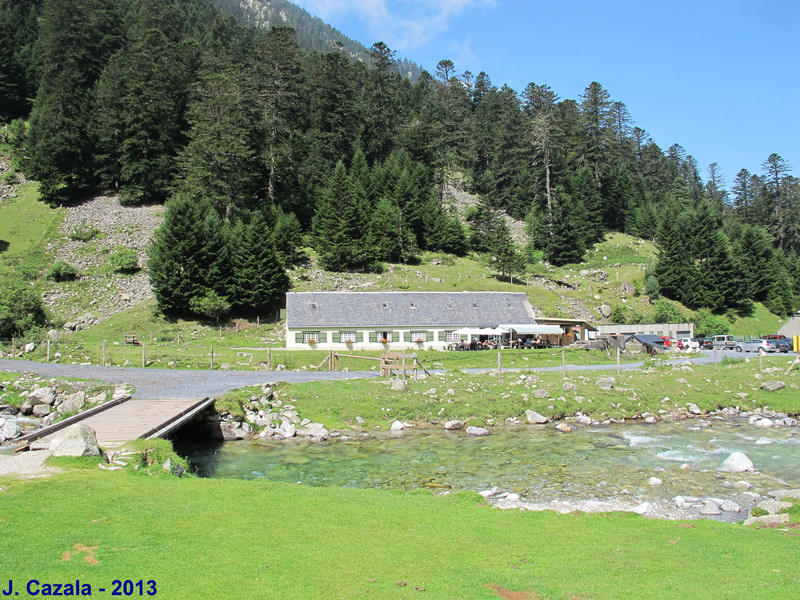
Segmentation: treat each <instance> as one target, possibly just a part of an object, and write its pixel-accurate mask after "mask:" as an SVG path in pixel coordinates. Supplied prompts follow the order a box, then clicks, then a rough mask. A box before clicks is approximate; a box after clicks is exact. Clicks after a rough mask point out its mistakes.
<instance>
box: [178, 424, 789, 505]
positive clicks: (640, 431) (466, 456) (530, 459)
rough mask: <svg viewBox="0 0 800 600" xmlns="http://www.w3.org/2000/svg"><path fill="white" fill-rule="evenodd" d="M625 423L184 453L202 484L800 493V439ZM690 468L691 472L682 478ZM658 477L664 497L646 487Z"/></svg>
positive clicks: (376, 436) (375, 435)
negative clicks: (733, 461)
mask: <svg viewBox="0 0 800 600" xmlns="http://www.w3.org/2000/svg"><path fill="white" fill-rule="evenodd" d="M712 423H713V425H712V426H711V427H701V426H697V423H696V422H693V421H681V422H661V423H658V424H655V425H646V424H640V423H629V424H621V425H611V426H600V427H578V428H576V429H575V431H573V432H572V433H569V434H563V433H560V432H558V431H556V430H554V429H553V428H552V427H537V426H510V427H500V428H495V429H494V431H493V435H491V436H488V437H482V438H471V437H468V436H466V435H465V434H464V432H463V431H459V432H446V431H443V430H441V429H423V430H413V429H412V430H405V431H403V432H402V433H400V434H396V435H392V434H390V433H383V432H372V433H370V436H369V437H368V438H361V437H359V434H350V435H349V439H346V440H345V439H332V440H330V441H327V442H323V443H316V442H311V441H309V440H307V439H302V438H296V439H293V440H287V441H271V440H269V441H262V440H259V441H254V442H229V443H225V444H222V445H219V446H216V447H209V446H208V445H205V446H193V447H192V446H186V445H184V446H180V447H179V448H178V449H179V451H181V452H182V453H183V454H185V455H186V456H187V457H188V458H189V460H190V463H191V464H192V465H193V466H194V468H195V469H196V470H197V472H198V473H199V474H200V475H201V476H204V477H215V478H238V479H267V480H270V481H283V482H291V483H296V482H302V483H303V484H307V485H322V486H338V487H350V488H384V489H403V490H407V489H412V488H422V487H430V488H432V489H451V490H454V491H455V490H475V491H480V490H483V489H487V488H490V487H493V486H498V487H500V488H502V489H504V490H508V491H513V492H517V493H519V494H522V495H523V496H526V497H528V498H531V499H534V498H567V497H568V498H573V499H588V498H600V499H602V498H605V497H614V496H619V495H620V494H623V495H624V494H627V493H630V494H636V495H637V496H640V497H641V496H645V497H651V498H653V499H657V498H671V497H674V496H676V495H679V494H680V495H692V496H709V495H711V496H714V495H718V496H720V497H724V496H726V495H729V492H730V487H729V485H728V486H726V484H725V482H726V481H727V482H729V484H730V483H732V482H735V481H740V480H747V481H749V482H750V483H752V484H753V486H754V488H753V489H754V491H759V492H761V493H766V492H767V491H769V490H772V489H777V488H781V487H784V486H783V485H781V483H780V482H781V481H782V482H785V483H786V484H787V485H789V486H791V487H800V436H797V435H795V430H794V429H792V430H789V429H785V428H784V429H773V430H760V429H756V428H755V427H753V426H751V425H749V424H748V423H747V422H746V421H741V420H726V421H712ZM734 451H739V452H744V453H745V454H747V455H748V457H749V458H750V459H751V460H752V461H753V463H754V464H755V466H756V468H757V469H758V470H759V471H760V474H753V473H744V474H723V473H719V472H718V471H717V468H718V467H719V466H720V465H721V464H722V462H723V461H724V460H725V458H727V457H728V455H729V454H730V453H731V452H734ZM681 465H690V466H691V468H689V469H686V468H681ZM651 476H655V477H658V478H660V479H662V480H663V481H664V485H663V486H658V487H656V488H654V487H653V486H649V485H647V479H648V478H649V477H651Z"/></svg>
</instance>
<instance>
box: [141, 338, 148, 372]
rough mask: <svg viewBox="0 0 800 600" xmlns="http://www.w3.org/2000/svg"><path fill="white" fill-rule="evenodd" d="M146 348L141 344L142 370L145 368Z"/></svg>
mask: <svg viewBox="0 0 800 600" xmlns="http://www.w3.org/2000/svg"><path fill="white" fill-rule="evenodd" d="M146 348H147V346H145V345H144V344H142V368H143V369H144V368H145V367H146V366H147V350H146Z"/></svg>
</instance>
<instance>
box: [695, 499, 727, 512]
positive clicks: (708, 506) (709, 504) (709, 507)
mask: <svg viewBox="0 0 800 600" xmlns="http://www.w3.org/2000/svg"><path fill="white" fill-rule="evenodd" d="M721 513H722V511H721V510H720V509H719V506H718V505H717V503H716V502H714V501H713V500H704V501H703V506H701V507H700V514H701V515H718V514H721Z"/></svg>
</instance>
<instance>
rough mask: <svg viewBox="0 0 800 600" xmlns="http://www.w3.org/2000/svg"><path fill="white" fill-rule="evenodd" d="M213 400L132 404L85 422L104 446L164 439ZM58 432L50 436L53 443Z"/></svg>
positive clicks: (139, 402)
mask: <svg viewBox="0 0 800 600" xmlns="http://www.w3.org/2000/svg"><path fill="white" fill-rule="evenodd" d="M213 401H214V400H213V398H212V399H208V398H171V399H168V400H128V401H127V402H123V403H122V404H119V405H117V406H114V407H112V408H109V409H107V410H104V411H102V412H99V413H96V414H94V415H91V416H89V417H87V418H85V419H81V421H80V422H81V423H86V424H87V425H88V426H89V427H91V428H92V429H94V430H95V432H96V434H97V443H98V444H100V445H101V446H102V445H103V444H108V443H111V442H125V441H128V440H135V439H137V438H141V437H161V436H163V435H165V434H167V433H169V431H172V430H173V429H176V428H177V427H179V426H180V425H181V424H183V423H184V422H186V421H187V420H189V419H191V418H192V417H193V416H194V415H195V414H197V413H198V412H200V411H202V410H203V409H205V408H206V407H207V406H209V405H210V404H211V403H213ZM55 435H57V433H56V432H54V433H51V434H49V435H47V436H46V437H45V438H44V441H50V439H52V438H53V436H55Z"/></svg>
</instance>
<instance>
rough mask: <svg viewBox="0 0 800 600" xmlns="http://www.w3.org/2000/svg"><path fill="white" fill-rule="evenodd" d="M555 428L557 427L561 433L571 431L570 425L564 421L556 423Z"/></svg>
mask: <svg viewBox="0 0 800 600" xmlns="http://www.w3.org/2000/svg"><path fill="white" fill-rule="evenodd" d="M556 429H558V430H559V431H560V432H562V433H569V432H571V431H572V427H570V426H569V425H567V424H566V423H559V424H558V425H556Z"/></svg>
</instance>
